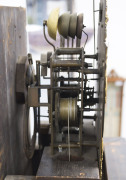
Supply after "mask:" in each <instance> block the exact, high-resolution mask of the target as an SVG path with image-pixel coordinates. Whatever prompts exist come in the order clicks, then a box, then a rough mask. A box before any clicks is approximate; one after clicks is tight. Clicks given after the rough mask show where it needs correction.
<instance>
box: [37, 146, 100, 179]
mask: <svg viewBox="0 0 126 180" xmlns="http://www.w3.org/2000/svg"><path fill="white" fill-rule="evenodd" d="M75 152H76V151H75ZM95 152H96V151H95V149H91V148H89V149H88V151H86V150H85V156H84V159H83V160H80V161H76V160H73V161H71V162H69V161H66V160H58V158H57V157H56V156H54V157H51V156H50V148H49V147H46V148H45V149H44V152H43V156H42V159H41V162H40V166H39V169H38V172H37V175H36V179H84V180H85V179H88V180H90V179H95V180H99V170H98V164H97V162H96V161H95V157H96V155H95ZM74 155H75V156H76V153H74Z"/></svg>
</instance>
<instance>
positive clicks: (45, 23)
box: [43, 20, 56, 51]
mask: <svg viewBox="0 0 126 180" xmlns="http://www.w3.org/2000/svg"><path fill="white" fill-rule="evenodd" d="M45 26H47V21H45V20H44V21H43V34H44V37H45V40H46V41H47V43H48V44H50V45H51V46H52V47H53V49H54V51H55V49H56V48H55V46H54V44H52V43H51V42H50V41H49V40H48V39H47V36H46V33H45Z"/></svg>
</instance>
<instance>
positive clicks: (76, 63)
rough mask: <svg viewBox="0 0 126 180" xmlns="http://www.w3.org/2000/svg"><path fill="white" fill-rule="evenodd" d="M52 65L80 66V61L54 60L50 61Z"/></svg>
mask: <svg viewBox="0 0 126 180" xmlns="http://www.w3.org/2000/svg"><path fill="white" fill-rule="evenodd" d="M52 67H53V68H55V67H81V61H79V60H78V61H76V60H66V61H64V60H56V61H55V60H54V61H53V63H52Z"/></svg>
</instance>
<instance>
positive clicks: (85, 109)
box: [80, 108, 102, 111]
mask: <svg viewBox="0 0 126 180" xmlns="http://www.w3.org/2000/svg"><path fill="white" fill-rule="evenodd" d="M80 110H81V109H80ZM83 111H102V109H98V108H96V109H91V108H84V109H83Z"/></svg>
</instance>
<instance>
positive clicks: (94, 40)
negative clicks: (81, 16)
mask: <svg viewBox="0 0 126 180" xmlns="http://www.w3.org/2000/svg"><path fill="white" fill-rule="evenodd" d="M93 25H94V54H95V0H93Z"/></svg>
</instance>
